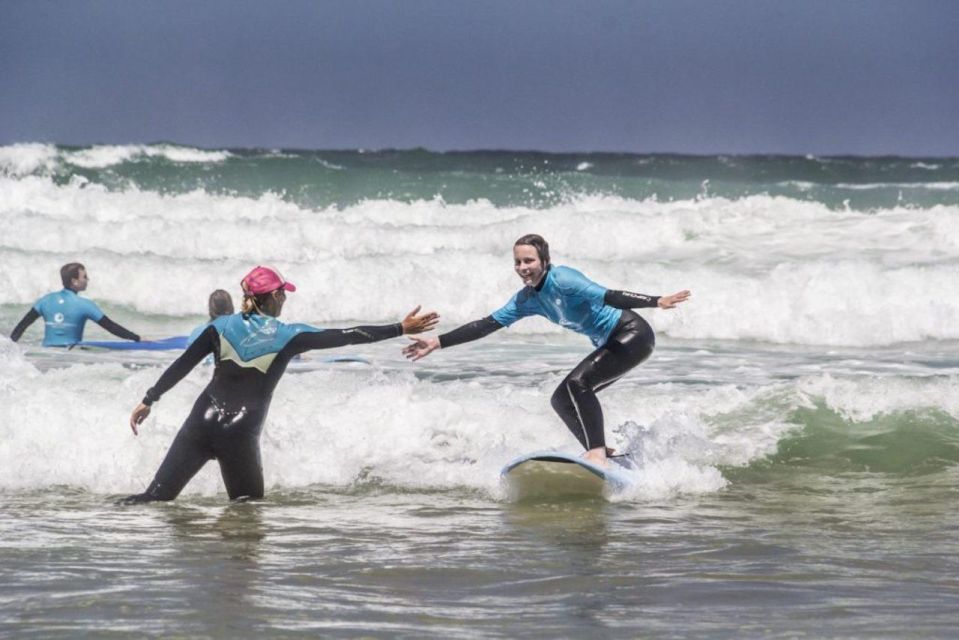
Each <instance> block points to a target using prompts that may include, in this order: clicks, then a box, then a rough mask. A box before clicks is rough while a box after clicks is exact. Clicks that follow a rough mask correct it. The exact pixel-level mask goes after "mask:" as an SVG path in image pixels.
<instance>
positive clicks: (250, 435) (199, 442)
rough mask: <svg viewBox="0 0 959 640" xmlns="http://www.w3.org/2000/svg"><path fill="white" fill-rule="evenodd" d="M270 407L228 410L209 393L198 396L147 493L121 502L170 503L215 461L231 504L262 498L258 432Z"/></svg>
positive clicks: (261, 469) (261, 471) (267, 404)
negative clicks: (237, 500) (218, 464)
mask: <svg viewBox="0 0 959 640" xmlns="http://www.w3.org/2000/svg"><path fill="white" fill-rule="evenodd" d="M268 406H269V403H268V402H267V403H266V405H265V406H263V407H261V408H260V410H259V411H249V410H248V409H247V408H245V407H241V408H240V409H239V410H236V411H230V410H228V409H226V408H224V407H223V406H221V405H220V404H219V403H217V401H216V400H215V399H214V398H212V397H211V396H210V395H209V394H207V393H203V394H202V395H201V396H200V397H199V398H197V401H196V403H195V404H194V405H193V410H192V411H191V412H190V415H189V416H188V417H187V419H186V421H185V422H184V423H183V426H182V427H181V428H180V431H179V433H177V436H176V438H175V439H174V440H173V444H172V445H170V450H169V451H167V454H166V457H165V458H164V459H163V463H162V464H160V468H159V469H158V470H157V473H156V477H155V478H154V479H153V482H151V483H150V486H149V487H147V490H146V491H144V492H143V493H141V494H138V495H135V496H130V497H129V498H127V499H126V500H124V502H128V503H130V502H153V501H155V500H173V499H174V498H176V497H177V496H178V495H180V492H181V491H183V488H184V487H185V486H186V485H187V483H188V482H189V481H190V480H191V479H192V478H193V476H195V475H196V474H197V472H199V471H200V469H201V468H203V465H204V464H206V463H207V461H209V460H212V459H214V458H216V459H217V461H218V462H219V463H220V473H221V474H222V476H223V484H224V485H225V486H226V490H227V494H228V495H229V496H230V499H231V500H235V499H238V498H246V499H252V498H262V497H263V467H262V465H261V463H260V441H259V439H260V432H261V430H262V427H263V419H264V417H265V415H266V409H267V408H268Z"/></svg>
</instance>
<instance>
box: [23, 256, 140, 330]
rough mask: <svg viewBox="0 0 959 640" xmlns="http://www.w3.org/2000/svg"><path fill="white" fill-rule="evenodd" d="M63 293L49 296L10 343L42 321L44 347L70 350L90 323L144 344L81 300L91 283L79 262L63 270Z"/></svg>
mask: <svg viewBox="0 0 959 640" xmlns="http://www.w3.org/2000/svg"><path fill="white" fill-rule="evenodd" d="M60 280H61V281H62V282H63V289H62V290H60V291H54V292H53V293H48V294H47V295H45V296H43V297H42V298H40V299H39V300H37V302H36V304H34V305H33V307H32V308H31V309H30V310H29V311H28V312H27V314H26V315H25V316H23V318H22V319H21V320H20V322H18V323H17V326H16V327H14V329H13V332H12V333H11V334H10V339H11V340H13V341H14V342H16V341H17V340H19V339H20V336H22V335H23V332H24V331H26V329H27V327H29V326H30V325H31V324H33V322H34V321H35V320H36V319H37V318H40V317H42V318H43V322H44V333H43V346H45V347H68V346H70V345H74V344H76V343H78V342H80V341H81V340H83V329H84V326H85V325H86V323H87V320H92V321H94V322H96V323H97V324H98V325H100V326H101V327H103V328H104V329H106V330H107V331H109V332H110V333H112V334H113V335H115V336H117V337H119V338H123V339H124V340H133V341H135V342H139V341H140V336H138V335H137V334H135V333H133V332H132V331H130V330H129V329H125V328H124V327H121V326H120V325H118V324H117V323H116V322H114V321H113V320H110V318H108V317H107V316H106V315H105V314H104V313H103V311H101V310H100V307H98V306H97V305H96V303H95V302H93V301H92V300H89V299H87V298H81V297H80V295H79V294H80V292H81V291H85V290H86V288H87V284H88V283H89V282H90V278H89V276H87V270H86V268H85V267H84V266H83V265H82V264H80V263H79V262H71V263H69V264H65V265H63V266H62V267H61V268H60Z"/></svg>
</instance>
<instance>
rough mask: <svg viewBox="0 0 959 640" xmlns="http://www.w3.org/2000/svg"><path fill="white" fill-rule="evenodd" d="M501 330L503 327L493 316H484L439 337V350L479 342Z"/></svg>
mask: <svg viewBox="0 0 959 640" xmlns="http://www.w3.org/2000/svg"><path fill="white" fill-rule="evenodd" d="M502 328H503V325H501V324H500V323H499V322H497V321H496V319H495V318H494V317H493V316H486V317H485V318H482V319H480V320H474V321H473V322H467V323H466V324H464V325H462V326H460V327H457V328H455V329H453V330H452V331H449V332H447V333H444V334H443V335H441V336H440V337H439V341H440V348H441V349H446V348H448V347H455V346H456V345H458V344H463V343H464V342H472V341H473V340H479V339H480V338H485V337H486V336H488V335H489V334H491V333H493V332H494V331H498V330H500V329H502Z"/></svg>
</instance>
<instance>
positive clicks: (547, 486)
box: [500, 451, 636, 500]
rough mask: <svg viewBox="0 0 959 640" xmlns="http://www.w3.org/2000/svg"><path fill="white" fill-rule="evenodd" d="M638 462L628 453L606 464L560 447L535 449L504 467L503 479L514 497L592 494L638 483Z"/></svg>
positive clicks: (601, 494)
mask: <svg viewBox="0 0 959 640" xmlns="http://www.w3.org/2000/svg"><path fill="white" fill-rule="evenodd" d="M635 469H636V468H635V465H634V464H633V462H632V460H631V458H629V457H627V456H617V457H615V458H610V459H609V461H608V464H607V465H606V466H599V465H597V464H593V463H592V462H589V461H587V460H585V459H583V458H582V457H580V456H578V455H572V454H568V453H562V452H559V451H534V452H533V453H527V454H526V455H522V456H519V457H518V458H515V459H514V460H511V461H510V462H509V463H507V464H506V466H505V467H503V470H502V471H501V472H500V477H501V478H502V479H503V482H504V484H505V485H506V489H507V491H508V493H509V495H510V497H511V498H512V499H514V500H525V499H529V498H591V497H601V496H603V495H606V494H608V493H615V492H619V491H623V490H624V489H627V488H629V487H631V486H632V485H633V484H634V483H635V476H634V474H633V473H631V472H632V471H635Z"/></svg>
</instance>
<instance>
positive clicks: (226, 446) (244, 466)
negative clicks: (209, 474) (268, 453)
mask: <svg viewBox="0 0 959 640" xmlns="http://www.w3.org/2000/svg"><path fill="white" fill-rule="evenodd" d="M268 406H269V403H267V405H266V406H264V407H261V409H260V410H259V411H256V410H253V411H249V410H248V409H247V408H245V407H242V408H240V410H239V411H235V412H232V413H231V412H230V411H227V410H224V409H220V412H221V413H220V415H218V416H217V417H218V421H217V425H216V427H215V431H216V432H215V434H214V437H213V439H214V445H213V449H214V454H215V455H216V459H217V462H219V463H220V475H221V476H223V484H224V486H225V487H226V493H227V495H229V496H230V500H240V499H243V500H258V499H260V498H262V497H263V462H262V461H261V458H260V433H261V432H262V430H263V422H264V420H265V419H266V409H267V407H268Z"/></svg>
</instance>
